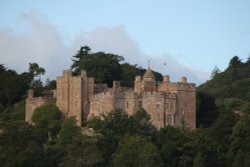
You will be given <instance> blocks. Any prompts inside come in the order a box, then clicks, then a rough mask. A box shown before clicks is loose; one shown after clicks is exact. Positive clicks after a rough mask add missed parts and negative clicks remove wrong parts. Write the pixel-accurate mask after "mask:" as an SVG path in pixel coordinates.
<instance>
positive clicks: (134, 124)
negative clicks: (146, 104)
mask: <svg viewBox="0 0 250 167" xmlns="http://www.w3.org/2000/svg"><path fill="white" fill-rule="evenodd" d="M150 120H151V117H150V115H149V114H148V113H147V112H146V111H145V110H144V109H140V110H139V111H137V112H136V113H135V114H134V115H132V116H130V117H129V127H128V133H129V134H131V135H140V136H144V137H145V138H148V139H153V138H155V136H156V128H155V127H154V126H153V125H152V123H151V122H150Z"/></svg>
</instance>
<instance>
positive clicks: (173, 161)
mask: <svg viewBox="0 0 250 167" xmlns="http://www.w3.org/2000/svg"><path fill="white" fill-rule="evenodd" d="M184 142H185V134H184V132H183V131H181V130H180V129H178V128H175V127H172V126H167V127H165V128H162V129H161V130H160V131H159V133H158V135H157V146H158V148H159V150H160V153H161V154H160V155H161V157H162V159H163V161H164V163H165V166H166V167H168V166H169V167H174V166H178V157H179V156H180V155H181V152H180V151H179V150H178V148H179V147H181V146H182V145H183V144H184Z"/></svg>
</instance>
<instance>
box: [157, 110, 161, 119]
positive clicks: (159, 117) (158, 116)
mask: <svg viewBox="0 0 250 167" xmlns="http://www.w3.org/2000/svg"><path fill="white" fill-rule="evenodd" d="M157 120H158V121H161V116H160V113H159V112H158V113H157Z"/></svg>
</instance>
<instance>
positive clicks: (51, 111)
mask: <svg viewBox="0 0 250 167" xmlns="http://www.w3.org/2000/svg"><path fill="white" fill-rule="evenodd" d="M61 119H62V114H61V111H60V110H59V109H58V107H57V106H55V105H53V104H44V105H42V106H40V107H37V108H36V109H35V110H34V114H33V116H32V121H33V122H34V123H35V125H37V126H39V127H42V128H45V129H46V130H48V137H49V139H51V135H52V136H55V135H56V134H57V132H58V131H59V130H60V126H61Z"/></svg>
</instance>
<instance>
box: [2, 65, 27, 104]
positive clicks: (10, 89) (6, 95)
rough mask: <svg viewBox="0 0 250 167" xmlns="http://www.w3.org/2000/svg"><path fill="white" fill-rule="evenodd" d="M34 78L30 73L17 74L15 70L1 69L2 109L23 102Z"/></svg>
mask: <svg viewBox="0 0 250 167" xmlns="http://www.w3.org/2000/svg"><path fill="white" fill-rule="evenodd" d="M31 79H32V77H31V76H30V74H29V73H22V74H17V73H16V72H15V71H13V70H7V69H5V68H1V72H0V81H1V82H0V90H1V91H0V108H2V109H3V108H5V107H7V106H12V105H13V104H15V103H18V102H19V101H21V100H23V99H24V97H25V94H26V92H27V90H28V89H29V83H30V82H31Z"/></svg>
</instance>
